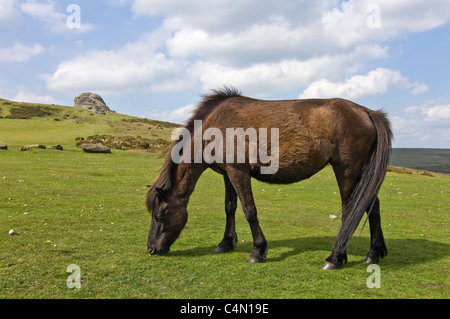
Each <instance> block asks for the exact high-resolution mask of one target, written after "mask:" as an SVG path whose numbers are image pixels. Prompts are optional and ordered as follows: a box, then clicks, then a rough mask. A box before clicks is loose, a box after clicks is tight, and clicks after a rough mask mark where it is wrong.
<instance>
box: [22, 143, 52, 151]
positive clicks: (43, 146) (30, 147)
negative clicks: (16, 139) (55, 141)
mask: <svg viewBox="0 0 450 319" xmlns="http://www.w3.org/2000/svg"><path fill="white" fill-rule="evenodd" d="M32 148H42V149H44V150H45V149H46V148H47V147H46V146H45V145H42V144H32V145H25V146H24V147H22V149H21V151H28V150H31V149H32Z"/></svg>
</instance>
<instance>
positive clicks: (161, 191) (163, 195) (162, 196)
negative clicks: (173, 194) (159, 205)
mask: <svg viewBox="0 0 450 319" xmlns="http://www.w3.org/2000/svg"><path fill="white" fill-rule="evenodd" d="M155 190H156V192H157V193H158V198H159V201H161V202H165V201H166V191H165V190H164V189H162V188H159V187H155Z"/></svg>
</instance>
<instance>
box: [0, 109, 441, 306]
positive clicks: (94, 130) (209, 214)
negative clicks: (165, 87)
mask: <svg viewBox="0 0 450 319" xmlns="http://www.w3.org/2000/svg"><path fill="white" fill-rule="evenodd" d="M6 107H7V106H4V105H2V104H1V103H0V109H1V110H2V112H3V113H2V114H3V116H5V115H7V114H8V111H7V110H6ZM61 110H63V111H62V112H63V113H60V112H59V113H57V114H53V115H52V116H45V117H33V118H32V119H8V118H7V119H0V141H2V142H4V143H7V144H8V146H9V150H7V151H0V189H1V192H0V298H39V299H40V298H208V299H209V298H250V299H252V298H276V299H278V298H295V299H297V298H298V299H303V298H320V299H322V298H354V299H356V298H427V299H428V298H444V299H448V298H449V297H450V293H449V290H448V289H449V283H450V282H449V275H448V274H449V270H450V239H449V236H448V235H449V233H448V229H449V217H448V212H449V210H450V178H449V177H448V176H446V175H442V176H440V177H436V176H426V175H409V174H404V173H397V172H389V173H388V175H387V177H386V180H385V182H384V185H383V187H382V189H381V193H380V199H381V214H382V225H383V230H384V235H385V238H386V244H387V246H388V249H389V255H388V257H387V258H385V259H383V260H382V261H381V262H380V263H379V266H380V271H381V288H373V289H369V288H368V287H367V278H368V277H369V276H370V275H371V273H369V272H367V264H365V263H362V262H361V259H362V258H363V257H364V256H365V254H366V253H367V251H368V249H369V227H368V225H367V226H366V227H365V228H364V229H363V230H362V232H361V234H360V231H361V226H362V225H360V228H359V229H358V230H357V232H356V233H355V235H354V237H353V239H352V240H351V242H350V244H349V247H348V254H349V262H348V264H347V265H345V266H344V267H342V268H340V269H338V270H335V271H323V270H321V269H320V266H321V265H322V263H323V261H324V259H325V258H326V257H327V256H328V255H329V254H330V252H331V248H332V245H333V242H334V239H335V236H336V235H337V232H338V230H339V227H340V223H341V222H340V218H339V219H337V220H333V219H331V218H330V217H329V215H330V214H335V215H339V208H340V199H339V195H338V194H339V192H338V188H337V184H336V181H335V179H334V175H333V173H332V169H331V168H330V167H327V168H325V169H324V170H323V171H321V172H320V173H319V174H317V175H315V176H313V177H312V178H311V179H309V180H306V181H303V182H300V183H296V184H292V185H283V186H281V185H267V184H263V183H259V182H254V183H253V191H254V195H255V200H256V204H257V207H258V215H259V218H260V224H261V227H262V229H263V231H264V233H265V236H266V238H267V240H268V242H269V253H268V256H267V259H266V260H265V261H264V262H263V263H260V264H256V265H250V264H247V263H246V261H247V259H248V257H249V254H250V252H251V249H252V238H251V233H250V228H249V226H248V223H247V221H246V220H245V217H244V215H243V213H242V210H241V209H240V208H238V211H237V213H236V216H237V233H238V236H239V242H238V246H237V248H236V250H235V251H234V252H231V253H227V254H214V249H215V247H216V245H217V244H218V243H219V241H220V240H221V238H222V235H223V230H224V227H225V213H224V207H223V202H224V186H223V181H222V177H221V176H220V175H218V174H216V173H214V172H212V171H207V172H205V174H204V175H203V176H202V177H201V178H200V180H199V183H198V184H197V187H196V190H195V192H194V193H193V195H192V197H191V201H190V203H189V206H188V211H189V221H188V223H187V226H186V228H185V229H184V231H183V232H182V234H181V236H180V238H179V239H178V240H177V241H176V242H175V244H174V245H173V246H172V248H171V252H170V253H169V254H168V255H166V256H150V255H149V254H148V253H147V250H146V240H147V234H148V229H149V226H150V217H149V214H148V212H147V211H146V208H145V196H146V192H147V186H146V185H147V184H151V183H152V182H153V180H154V179H155V178H156V176H157V173H158V170H159V167H160V165H161V163H162V161H163V158H162V157H161V154H160V153H150V152H146V151H121V150H113V151H112V154H88V153H84V152H82V151H81V150H80V149H79V148H77V147H76V146H75V137H77V136H84V137H87V135H90V134H116V135H123V134H125V133H127V134H136V135H142V136H149V137H151V136H153V135H152V134H155V133H154V132H157V134H158V137H162V138H167V137H168V136H170V131H171V129H170V128H162V129H159V130H158V129H157V128H156V126H157V125H156V124H155V128H152V129H151V130H150V129H148V128H146V125H149V124H145V123H144V124H142V123H140V122H124V121H122V117H125V116H124V115H120V114H108V115H106V116H104V117H101V116H97V115H95V116H91V115H90V114H88V113H86V114H84V115H83V117H81V116H79V117H78V120H79V121H82V122H86V124H82V123H78V122H75V121H74V119H73V118H72V117H73V115H76V113H73V114H72V113H70V112H79V111H80V110H77V109H73V108H62V107H61ZM64 112H69V113H70V114H71V115H69V117H68V118H67V119H66V118H64V117H63V116H61V114H65V113H64ZM84 112H85V111H83V113H84ZM80 114H81V113H80ZM0 115H1V114H0ZM57 117H61V120H59V121H55V120H54V118H57ZM80 118H81V119H80ZM84 118H86V120H84ZM128 118H129V117H128ZM88 119H90V122H88V121H87V120H88ZM108 121H109V122H108ZM111 123H112V125H111ZM138 124H141V125H140V126H139V125H138ZM114 125H116V126H114ZM149 131H151V133H149ZM145 134H147V135H145ZM153 137H155V136H153ZM155 138H156V137H155ZM31 143H33V144H35V143H43V144H47V145H51V144H62V145H63V146H64V148H65V149H64V151H58V150H50V149H47V150H41V149H35V150H31V151H27V152H20V151H19V149H20V147H21V146H23V145H24V144H31ZM339 217H340V216H339ZM10 229H14V231H15V232H16V233H17V234H16V235H9V234H8V231H9V230H10ZM72 264H75V265H78V266H79V267H80V270H81V288H80V289H69V288H68V286H67V278H68V277H69V275H71V273H68V272H67V271H66V270H67V267H68V266H69V265H72Z"/></svg>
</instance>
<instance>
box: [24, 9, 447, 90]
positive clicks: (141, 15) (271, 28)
mask: <svg viewBox="0 0 450 319" xmlns="http://www.w3.org/2000/svg"><path fill="white" fill-rule="evenodd" d="M105 1H106V0H105ZM29 2H32V3H34V1H31V0H29ZM49 3H50V4H51V2H49ZM113 3H118V4H125V3H128V2H127V1H113ZM376 5H377V7H376V9H378V10H375V11H371V9H370V8H373V3H372V1H369V0H361V1H360V0H358V1H357V0H348V1H335V0H328V1H313V2H307V3H306V2H299V1H294V0H284V1H281V2H280V1H271V0H270V1H269V0H249V1H234V0H224V1H220V2H216V1H203V0H189V1H188V0H151V1H149V0H134V1H133V3H132V11H133V13H134V15H135V17H136V18H137V19H145V18H146V17H148V16H151V17H154V16H158V17H162V23H161V25H160V26H159V28H158V29H157V30H155V31H153V32H152V33H151V35H150V36H144V37H142V38H141V39H139V40H137V41H135V42H131V43H128V44H124V45H123V46H122V47H121V48H118V49H115V50H110V51H106V50H102V51H91V52H87V53H85V54H83V55H80V56H78V57H76V58H73V59H71V60H68V61H64V62H62V63H60V64H59V65H58V67H57V69H56V71H55V72H54V73H53V74H51V75H47V76H46V81H47V85H48V87H49V88H50V89H54V90H59V91H69V90H74V89H77V90H79V89H82V88H90V89H92V90H93V89H96V90H103V91H117V90H125V91H128V90H131V89H141V90H142V89H143V90H147V91H151V92H167V91H180V90H184V89H186V88H189V87H194V86H197V85H201V86H202V87H203V89H204V90H209V89H210V88H214V87H218V86H222V85H224V84H227V85H234V86H236V87H238V88H240V89H241V90H243V91H245V92H246V94H254V95H258V96H264V95H268V94H271V93H279V92H282V91H288V90H295V89H297V90H299V91H301V90H303V89H304V88H306V89H304V91H303V93H302V96H309V95H320V96H321V95H328V94H333V95H338V94H339V95H345V96H347V97H351V98H353V97H360V96H365V95H374V94H383V93H385V92H388V91H389V90H392V89H394V88H395V89H401V90H405V89H406V90H408V92H410V93H411V94H420V93H423V92H425V91H426V90H427V89H428V87H427V85H426V84H425V83H416V82H414V79H407V78H405V77H403V76H402V75H401V73H400V72H399V71H393V70H389V69H386V68H379V69H376V70H373V71H371V72H369V73H367V74H365V75H361V74H358V72H359V71H360V69H361V67H362V66H366V65H367V63H368V62H371V61H373V60H374V59H383V58H386V57H388V55H389V48H388V47H387V46H386V45H384V41H386V40H390V39H392V38H393V37H395V36H399V35H403V34H404V33H405V32H422V31H426V30H430V29H432V28H435V27H437V26H440V25H442V24H444V23H446V22H447V21H448V20H449V18H450V6H447V5H443V4H442V3H441V1H437V0H427V1H425V0H414V1H406V0H399V1H390V0H389V1H387V0H380V1H378V2H377V4H376ZM368 9H370V10H368ZM50 11H51V10H50ZM424 13H425V14H426V16H425V17H424ZM373 14H379V17H378V18H379V19H378V20H377V19H375V22H379V25H376V27H373V25H372V24H371V23H370V21H372V20H370V19H372V18H373V16H372V15H373ZM375 18H377V17H375ZM414 21H415V22H414ZM383 80H386V82H385V83H383Z"/></svg>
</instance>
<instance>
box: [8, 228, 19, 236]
mask: <svg viewBox="0 0 450 319" xmlns="http://www.w3.org/2000/svg"><path fill="white" fill-rule="evenodd" d="M8 234H10V235H17V233H16V232H15V231H14V229H10V230H9V232H8Z"/></svg>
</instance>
